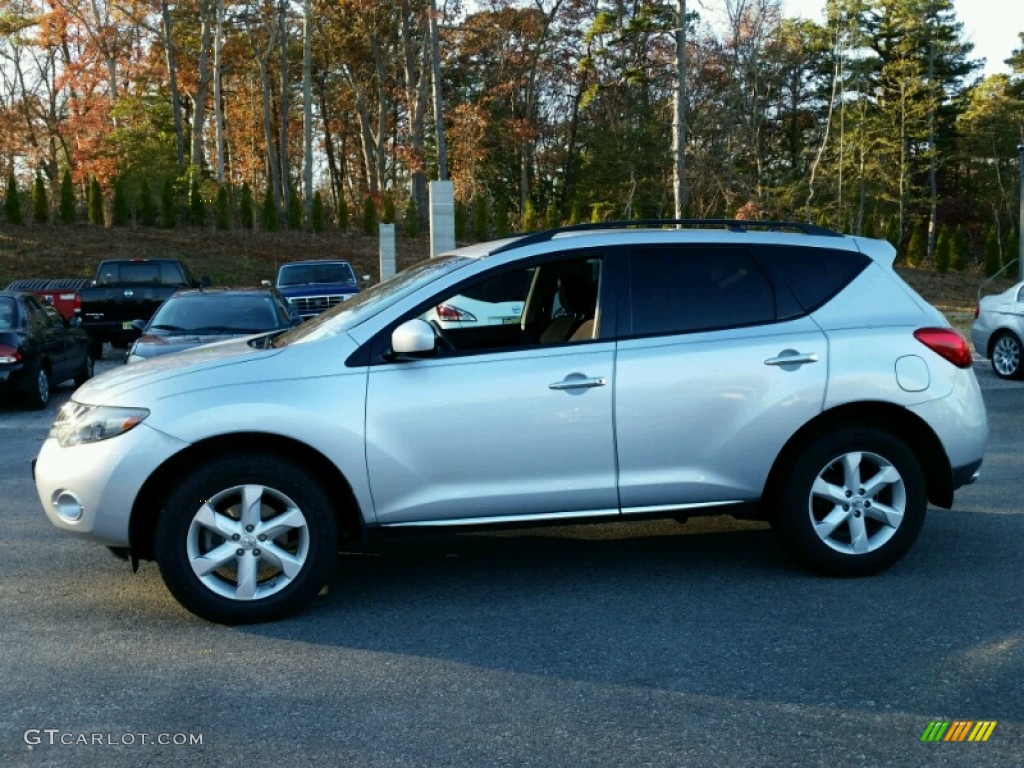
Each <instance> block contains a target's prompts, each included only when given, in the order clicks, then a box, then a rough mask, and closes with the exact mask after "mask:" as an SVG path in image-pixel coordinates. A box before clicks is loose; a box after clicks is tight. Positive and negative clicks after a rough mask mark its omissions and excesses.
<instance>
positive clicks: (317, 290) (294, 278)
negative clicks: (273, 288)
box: [265, 261, 359, 318]
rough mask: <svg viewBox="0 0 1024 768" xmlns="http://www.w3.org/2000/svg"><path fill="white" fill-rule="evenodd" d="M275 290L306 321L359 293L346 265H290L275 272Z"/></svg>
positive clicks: (339, 263)
mask: <svg viewBox="0 0 1024 768" xmlns="http://www.w3.org/2000/svg"><path fill="white" fill-rule="evenodd" d="M265 282H266V281H265ZM277 290H278V291H280V293H281V295H282V296H284V298H285V299H286V300H287V301H288V303H289V304H291V305H292V306H293V307H295V309H296V310H297V311H298V313H299V316H300V317H302V318H308V317H316V316H317V315H319V314H320V313H321V312H323V311H324V310H325V309H330V308H331V307H333V306H335V305H336V304H340V303H341V302H343V301H345V299H348V298H349V297H351V296H354V295H355V294H357V293H359V281H358V280H357V279H356V273H355V272H354V271H353V269H352V265H351V264H349V263H348V262H347V261H291V262H289V263H287V264H282V265H281V268H280V269H279V270H278V272H277Z"/></svg>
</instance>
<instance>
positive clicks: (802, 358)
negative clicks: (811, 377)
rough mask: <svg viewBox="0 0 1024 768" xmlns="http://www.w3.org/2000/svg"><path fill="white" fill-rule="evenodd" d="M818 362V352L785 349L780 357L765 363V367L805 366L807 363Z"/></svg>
mask: <svg viewBox="0 0 1024 768" xmlns="http://www.w3.org/2000/svg"><path fill="white" fill-rule="evenodd" d="M816 362H818V353H817V352H807V353H803V352H797V351H796V350H795V349H785V350H783V351H782V352H781V353H780V354H779V356H778V357H769V358H768V359H767V360H765V361H764V364H765V365H805V364H806V363H816Z"/></svg>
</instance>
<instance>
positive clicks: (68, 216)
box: [60, 168, 78, 224]
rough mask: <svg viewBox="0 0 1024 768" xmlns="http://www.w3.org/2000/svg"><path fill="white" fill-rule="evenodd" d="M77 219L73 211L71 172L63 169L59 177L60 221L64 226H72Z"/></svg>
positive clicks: (73, 198)
mask: <svg viewBox="0 0 1024 768" xmlns="http://www.w3.org/2000/svg"><path fill="white" fill-rule="evenodd" d="M76 218H78V216H77V211H76V210H75V185H74V184H73V183H72V181H71V171H69V170H68V169H67V168H65V169H64V175H63V176H61V177H60V220H61V221H62V222H64V223H65V224H74V223H75V219H76Z"/></svg>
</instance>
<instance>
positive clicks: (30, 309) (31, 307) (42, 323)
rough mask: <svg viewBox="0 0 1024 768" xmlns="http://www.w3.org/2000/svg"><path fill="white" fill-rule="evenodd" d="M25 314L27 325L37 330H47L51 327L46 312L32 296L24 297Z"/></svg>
mask: <svg viewBox="0 0 1024 768" xmlns="http://www.w3.org/2000/svg"><path fill="white" fill-rule="evenodd" d="M25 314H26V315H27V316H28V322H29V325H32V326H35V327H37V328H49V327H50V326H51V325H53V323H51V322H50V318H49V317H48V316H47V314H46V311H45V310H44V309H43V308H42V306H41V305H40V304H39V303H38V302H37V301H36V300H35V298H34V297H32V296H26V297H25Z"/></svg>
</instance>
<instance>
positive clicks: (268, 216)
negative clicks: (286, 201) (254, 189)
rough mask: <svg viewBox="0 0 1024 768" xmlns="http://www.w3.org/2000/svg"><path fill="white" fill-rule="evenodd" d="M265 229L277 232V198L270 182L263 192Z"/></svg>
mask: <svg viewBox="0 0 1024 768" xmlns="http://www.w3.org/2000/svg"><path fill="white" fill-rule="evenodd" d="M263 229H264V230H265V231H267V232H277V198H275V197H274V190H273V189H272V188H271V187H270V185H269V184H268V185H267V188H266V191H264V193H263Z"/></svg>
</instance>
